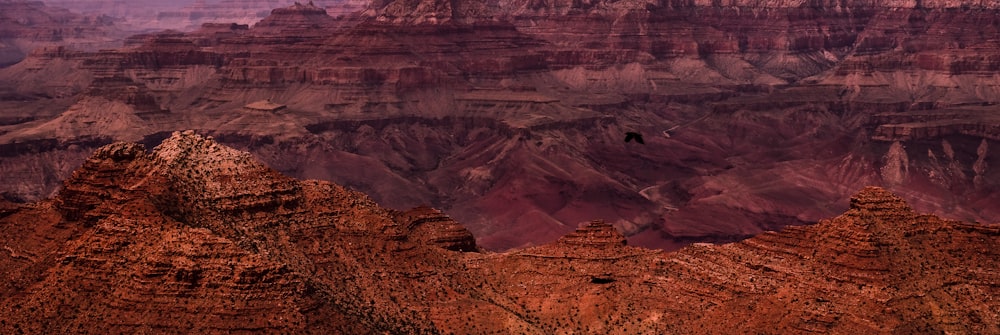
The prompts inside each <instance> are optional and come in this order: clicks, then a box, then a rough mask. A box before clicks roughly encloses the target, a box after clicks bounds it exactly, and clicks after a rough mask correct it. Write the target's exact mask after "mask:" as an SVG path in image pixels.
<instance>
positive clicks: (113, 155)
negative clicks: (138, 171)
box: [90, 142, 146, 162]
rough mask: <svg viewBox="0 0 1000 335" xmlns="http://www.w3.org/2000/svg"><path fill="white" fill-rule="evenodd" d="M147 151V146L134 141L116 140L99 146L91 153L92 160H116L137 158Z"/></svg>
mask: <svg viewBox="0 0 1000 335" xmlns="http://www.w3.org/2000/svg"><path fill="white" fill-rule="evenodd" d="M145 153H146V146H144V145H142V144H139V143H132V142H115V143H111V144H108V145H105V146H103V147H100V148H98V149H97V150H95V151H94V153H93V154H92V155H90V157H91V159H92V160H106V159H110V160H113V161H116V162H120V161H125V160H135V159H136V158H138V157H140V156H142V155H144V154H145Z"/></svg>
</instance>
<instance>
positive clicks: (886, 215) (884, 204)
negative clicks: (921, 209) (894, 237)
mask: <svg viewBox="0 0 1000 335" xmlns="http://www.w3.org/2000/svg"><path fill="white" fill-rule="evenodd" d="M851 212H856V213H859V214H862V215H866V216H872V217H876V218H880V219H883V220H905V219H908V218H911V217H913V216H914V215H915V214H914V212H913V208H912V207H910V205H909V204H907V203H906V201H905V200H903V199H902V198H900V197H899V196H897V195H895V194H893V193H892V192H889V191H887V190H885V189H883V188H881V187H877V186H868V187H865V188H864V189H862V190H861V191H859V192H858V193H857V194H855V195H854V196H853V197H851Z"/></svg>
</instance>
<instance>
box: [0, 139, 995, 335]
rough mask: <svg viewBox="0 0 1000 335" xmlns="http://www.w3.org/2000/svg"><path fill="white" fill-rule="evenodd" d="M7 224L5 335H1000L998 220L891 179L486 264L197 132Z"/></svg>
mask: <svg viewBox="0 0 1000 335" xmlns="http://www.w3.org/2000/svg"><path fill="white" fill-rule="evenodd" d="M5 208H6V207H5ZM3 213H4V214H3V215H0V228H2V229H3V230H4V231H7V232H9V233H10V234H4V235H3V237H0V244H2V246H3V250H2V251H0V269H2V270H3V271H4V272H5V273H7V274H8V277H9V280H7V281H5V282H4V283H3V284H2V286H0V293H2V294H0V301H2V304H0V315H2V317H0V330H2V331H3V332H4V333H18V332H28V333H39V332H41V333H47V332H60V333H87V332H137V331H155V332H202V333H229V332H234V331H235V332H245V331H268V332H284V331H290V332H318V333H326V332H331V331H332V332H347V333H366V332H405V333H449V332H452V333H496V332H500V333H528V334H551V333H561V332H575V333H611V334H618V333H621V334H653V333H664V332H669V333H726V332H732V331H739V332H767V331H776V330H777V331H781V332H862V333H875V334H882V333H884V334H890V333H899V332H904V333H913V332H920V333H926V332H959V333H994V332H997V331H1000V329H998V328H997V326H996V325H997V324H998V320H997V316H996V313H993V312H992V311H994V310H995V309H996V308H997V302H996V301H994V300H993V298H992V297H994V296H996V294H997V293H1000V292H997V291H998V289H1000V288H998V287H997V285H996V283H997V282H1000V278H997V275H996V273H995V271H991V269H994V268H995V267H996V266H997V265H1000V264H996V262H997V260H998V259H1000V257H998V255H997V254H996V253H997V250H1000V249H998V248H997V247H998V243H1000V227H996V226H987V225H980V224H968V223H961V222H956V221H947V220H941V219H939V218H937V217H935V216H932V215H923V214H918V213H916V212H914V211H913V210H912V209H911V208H910V207H909V205H907V203H906V202H905V201H903V200H902V199H900V198H899V197H897V196H895V195H893V194H892V193H889V192H888V191H885V190H884V189H881V188H877V187H868V188H865V189H863V190H861V191H860V192H858V193H857V194H856V195H855V196H854V197H852V199H851V203H850V209H849V210H848V211H847V212H845V213H844V214H842V215H840V216H838V217H836V218H833V219H829V220H823V221H821V222H819V223H817V224H815V225H811V226H796V227H788V228H786V229H784V230H782V231H780V232H767V233H764V234H761V235H759V236H756V237H752V238H749V239H747V240H744V241H742V242H738V243H732V244H726V245H709V244H695V245H693V246H689V247H686V248H684V249H681V250H679V251H676V252H670V253H667V252H663V251H654V250H649V249H644V248H637V247H633V246H628V245H627V242H626V241H625V238H624V236H623V235H622V234H620V233H619V232H617V231H616V230H615V228H614V227H613V226H611V225H609V224H606V223H604V222H602V221H600V220H597V221H591V222H589V223H585V224H584V225H581V226H580V227H579V228H578V229H577V230H576V232H574V233H570V234H568V235H566V236H565V237H563V238H561V239H559V240H558V241H555V242H551V243H548V244H545V245H542V246H538V247H534V248H528V249H524V250H517V251H512V252H508V253H489V252H483V251H480V250H478V249H476V248H475V246H474V244H470V243H471V241H472V239H471V236H467V235H468V232H467V231H464V229H462V228H461V225H460V224H458V223H455V222H454V221H453V220H450V219H448V218H447V216H445V215H444V214H442V213H441V212H440V211H437V210H434V209H430V208H417V209H414V210H411V211H407V212H394V211H391V210H386V209H383V208H381V207H379V206H378V205H376V204H375V203H373V202H372V201H371V200H369V199H368V198H367V197H366V196H364V195H363V194H360V193H357V192H354V191H349V190H347V189H345V188H343V187H341V186H338V185H335V184H331V183H327V182H319V181H297V180H294V179H291V178H289V177H285V176H282V175H280V174H279V173H277V172H276V171H274V170H271V169H268V168H266V167H264V166H263V165H261V164H260V163H258V162H256V161H254V160H253V159H252V158H249V154H247V153H245V152H239V151H236V150H233V149H230V148H226V147H223V146H221V145H219V144H218V143H216V142H215V141H213V140H212V139H210V138H206V137H202V136H199V135H196V134H193V133H190V132H184V133H174V134H172V135H171V136H170V137H169V138H168V139H166V140H165V141H164V142H163V143H162V144H160V145H159V146H158V147H157V148H155V149H154V150H153V151H152V152H148V151H146V150H145V149H144V147H143V146H141V145H138V144H129V143H115V144H111V145H108V146H105V147H103V148H101V149H100V150H98V151H97V152H95V153H94V154H93V155H92V156H91V157H90V158H89V159H88V160H87V162H86V163H85V164H84V165H83V166H82V167H80V168H79V169H78V170H76V172H74V175H73V177H72V178H70V179H68V180H67V181H66V184H65V189H64V191H62V192H60V194H59V196H58V197H56V198H54V199H51V200H45V201H42V202H38V203H34V204H28V205H22V206H15V207H13V208H11V209H5V210H4V212H3ZM457 246H461V247H462V248H456V247H457ZM464 247H469V248H464ZM463 251H465V252H463Z"/></svg>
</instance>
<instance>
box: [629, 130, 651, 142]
mask: <svg viewBox="0 0 1000 335" xmlns="http://www.w3.org/2000/svg"><path fill="white" fill-rule="evenodd" d="M633 139H634V140H635V141H636V142H637V143H639V144H646V142H643V141H642V134H639V133H637V132H633V131H630V132H626V133H625V142H630V141H632V140H633Z"/></svg>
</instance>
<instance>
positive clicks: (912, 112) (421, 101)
mask: <svg viewBox="0 0 1000 335" xmlns="http://www.w3.org/2000/svg"><path fill="white" fill-rule="evenodd" d="M218 4H219V5H221V4H223V2H219V3H218ZM209 5H211V6H215V4H205V6H209ZM283 6H284V7H281V8H277V9H268V10H267V11H266V13H265V14H264V15H265V16H264V18H263V19H260V20H259V21H254V22H247V23H241V22H237V21H235V20H233V21H228V22H226V23H212V24H204V25H199V26H197V27H195V28H194V29H193V30H191V31H190V32H180V31H156V32H149V33H145V34H139V35H134V36H132V37H130V38H128V39H126V40H125V43H124V46H123V47H120V48H116V49H112V50H104V51H99V52H87V51H81V50H78V49H75V48H72V47H70V48H48V49H40V50H36V51H35V52H34V53H33V54H31V55H30V56H28V57H27V59H25V60H24V61H23V62H20V63H18V64H16V65H13V66H11V67H8V68H5V69H3V70H0V90H2V91H0V92H2V94H3V97H4V98H3V99H0V107H3V108H4V110H5V113H4V114H3V115H2V116H0V155H2V156H3V159H2V160H0V171H2V172H3V173H0V185H2V188H0V190H2V191H0V192H2V193H3V194H4V197H5V198H7V199H12V200H29V199H38V198H42V197H45V196H50V195H53V194H55V192H57V189H58V188H59V186H60V185H61V182H62V180H63V179H65V178H66V177H68V176H69V175H70V173H71V172H72V171H73V170H74V169H75V168H76V167H77V166H79V164H81V163H82V162H84V161H85V160H86V158H87V157H88V155H89V153H90V152H91V151H93V150H95V149H96V148H98V147H100V146H102V145H105V144H108V143H111V142H113V141H116V140H128V141H139V142H142V143H144V144H146V145H147V146H150V147H151V146H154V145H157V144H158V143H159V142H160V141H162V140H163V139H164V138H166V137H167V136H168V135H169V134H171V132H173V131H175V130H179V129H197V130H198V131H200V132H203V133H205V134H211V135H212V136H214V137H215V138H216V140H217V141H219V142H221V143H224V144H228V145H232V146H235V147H238V148H240V149H245V150H248V151H249V152H251V153H253V154H254V156H255V157H257V158H259V159H261V160H263V161H265V162H266V163H267V164H269V165H270V166H273V167H274V168H275V169H277V170H279V171H281V172H283V173H286V174H288V175H291V176H295V177H301V178H315V179H322V180H331V181H335V182H338V183H340V184H343V185H346V186H348V187H351V188H354V189H357V190H360V191H364V192H365V193H367V194H369V195H370V196H371V197H372V198H373V199H374V200H375V201H377V202H379V203H380V204H382V205H385V206H388V207H390V208H395V209H397V210H405V209H408V208H413V207H417V206H420V205H431V206H433V207H435V208H441V209H442V210H444V211H445V212H446V213H447V214H448V215H449V216H450V217H452V218H454V219H455V220H456V221H458V222H462V223H463V224H465V225H466V227H468V229H469V231H471V232H472V233H473V234H474V235H475V236H476V244H475V245H476V246H477V247H482V248H485V249H493V250H498V249H507V248H513V247H526V246H532V245H537V244H540V243H545V242H548V241H552V240H555V239H557V238H559V237H560V236H563V235H565V234H567V233H569V232H571V231H573V229H574V227H576V226H577V224H578V223H580V222H588V221H590V220H593V219H596V218H600V219H603V220H604V221H605V222H607V223H608V224H611V225H613V226H614V227H616V229H618V230H619V231H621V232H622V233H623V234H624V235H625V236H626V238H627V239H628V241H629V242H630V243H631V245H641V246H647V247H657V248H666V249H676V248H678V247H680V246H683V245H686V244H690V243H692V242H728V241H735V240H740V239H743V238H746V237H748V236H752V235H756V234H759V233H761V232H763V231H768V230H776V229H780V228H781V227H784V226H787V225H799V224H808V223H815V222H817V221H819V220H821V219H823V218H826V217H830V216H834V215H836V214H837V213H840V212H842V211H844V210H845V209H846V208H847V207H846V205H845V204H847V203H848V199H849V197H850V195H851V194H852V193H853V192H854V191H856V190H857V189H860V188H861V187H863V186H865V185H881V186H883V187H886V188H888V189H890V190H892V191H893V192H895V193H897V194H900V195H902V196H904V197H907V198H908V199H912V200H911V204H912V205H913V206H914V207H915V208H917V209H919V210H921V211H928V212H934V213H937V214H940V215H942V216H944V217H948V218H952V219H962V220H968V221H979V222H996V221H998V220H1000V211H998V208H1000V206H996V204H998V202H1000V198H998V195H997V194H1000V192H995V190H996V189H997V183H996V180H1000V175H998V173H1000V172H997V170H996V169H994V168H993V167H994V166H998V164H1000V162H998V161H997V160H998V159H1000V158H998V157H1000V156H997V155H995V154H994V153H993V150H994V149H995V148H996V147H997V146H996V143H995V142H996V141H997V136H998V135H997V131H996V129H994V128H997V125H998V123H997V119H996V117H995V115H994V114H996V113H995V104H996V102H997V101H998V100H1000V98H998V97H1000V90H998V88H997V83H1000V78H998V77H996V74H995V72H996V70H997V64H1000V63H997V59H995V58H996V57H994V56H993V55H995V54H1000V52H998V50H996V49H997V46H996V43H994V42H995V41H996V40H997V39H998V38H1000V28H998V24H1000V23H998V21H997V19H996V17H998V16H997V13H998V12H997V11H998V9H997V8H995V7H996V5H995V4H992V3H985V2H969V1H965V2H931V1H922V2H919V3H917V2H906V1H900V2H890V1H829V2H815V1H812V2H808V3H803V2H801V1H721V2H698V1H693V2H692V1H618V2H600V1H592V2H526V1H498V2H491V1H487V2H434V1H424V2H411V1H402V2H398V1H389V2H377V3H372V4H371V5H370V6H367V7H365V10H363V11H357V12H350V11H348V12H350V13H353V14H350V15H348V14H344V13H345V12H344V11H345V9H344V8H345V7H336V6H334V5H330V4H325V3H322V2H319V1H316V2H314V3H312V4H310V3H309V2H300V3H299V4H287V5H283ZM971 31H975V32H976V33H969V32H971ZM51 78H60V80H58V81H53V80H51ZM262 101H264V102H267V103H269V104H274V105H279V106H283V107H282V108H280V109H274V110H262V109H255V108H250V107H248V106H251V105H252V104H254V103H257V102H262ZM97 125H99V126H97ZM626 132H639V133H641V134H643V135H644V138H645V144H637V143H635V142H628V143H626V142H624V134H625V133H626ZM400 190H406V191H400Z"/></svg>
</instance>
